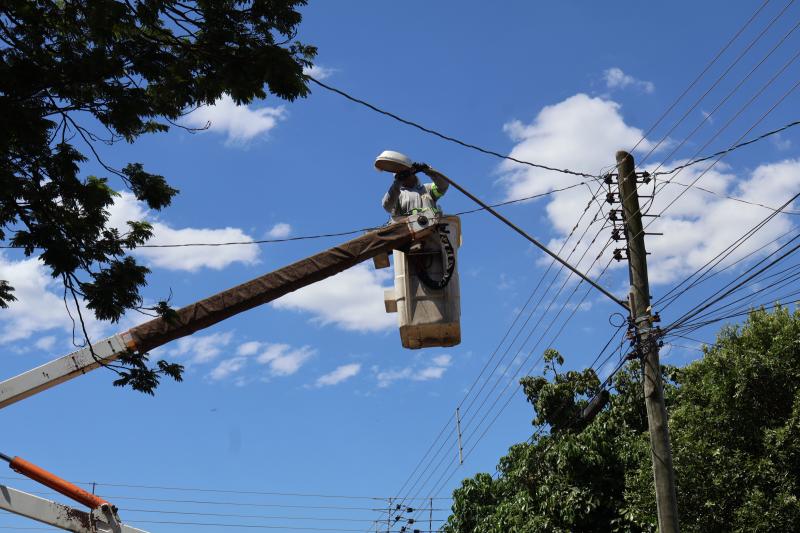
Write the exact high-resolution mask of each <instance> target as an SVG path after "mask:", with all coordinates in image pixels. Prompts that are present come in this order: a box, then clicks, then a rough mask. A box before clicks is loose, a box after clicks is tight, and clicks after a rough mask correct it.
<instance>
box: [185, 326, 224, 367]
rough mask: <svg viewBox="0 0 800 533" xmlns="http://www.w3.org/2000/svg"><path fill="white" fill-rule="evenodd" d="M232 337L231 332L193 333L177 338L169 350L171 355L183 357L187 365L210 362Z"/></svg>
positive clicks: (220, 352)
mask: <svg viewBox="0 0 800 533" xmlns="http://www.w3.org/2000/svg"><path fill="white" fill-rule="evenodd" d="M232 339H233V333H232V332H230V331H229V332H226V333H212V334H210V335H198V334H196V333H195V334H194V335H192V336H191V337H184V338H182V339H178V340H177V341H176V343H175V347H174V348H172V349H171V350H169V354H170V355H171V356H172V357H175V358H180V359H185V362H186V364H188V365H198V364H204V363H210V362H211V361H213V360H215V359H217V358H218V357H219V356H220V355H221V354H222V352H223V350H224V349H226V348H227V346H228V345H229V344H230V343H231V340H232Z"/></svg>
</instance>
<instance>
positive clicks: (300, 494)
mask: <svg viewBox="0 0 800 533" xmlns="http://www.w3.org/2000/svg"><path fill="white" fill-rule="evenodd" d="M0 479H2V480H14V481H31V479H30V478H26V477H22V476H0ZM72 483H76V484H79V485H95V486H97V487H114V488H131V489H147V490H167V491H179V492H211V493H219V494H247V495H254V496H292V497H301V498H335V499H345V500H373V501H387V500H388V499H389V498H395V497H393V496H363V495H362V496H353V495H343V494H320V493H306V492H277V491H259V490H236V489H211V488H201V487H175V486H163V485H141V484H133V483H106V482H101V481H73V482H72ZM430 499H431V498H425V500H426V501H428V500H430ZM433 499H434V500H449V499H450V498H448V497H441V496H434V497H433ZM165 501H169V500H165Z"/></svg>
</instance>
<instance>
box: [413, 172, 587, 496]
mask: <svg viewBox="0 0 800 533" xmlns="http://www.w3.org/2000/svg"><path fill="white" fill-rule="evenodd" d="M587 187H588V185H587ZM601 190H602V185H601V186H600V187H599V188H598V190H597V191H596V192H594V193H592V197H593V198H592V200H594V199H595V198H596V196H597V194H599V193H600V191H601ZM590 192H591V190H590ZM592 200H590V201H589V202H588V203H587V205H586V207H585V209H584V210H583V212H582V213H581V215H580V217H579V218H578V222H577V223H576V224H575V226H573V228H572V230H571V231H570V233H569V235H567V237H566V238H565V239H564V241H563V242H562V244H561V247H560V248H559V250H558V254H561V253H562V252H563V251H564V249H565V248H566V246H567V244H568V243H569V241H570V239H571V238H572V236H573V235H574V234H575V231H576V230H577V229H578V228H579V226H580V223H581V221H582V220H583V218H584V216H585V215H586V213H587V212H588V211H589V209H590V208H591V206H592ZM595 222H597V215H595V218H594V220H592V221H591V222H590V223H589V225H588V226H587V228H586V229H585V230H584V231H583V234H582V235H581V236H580V237H579V238H578V240H577V241H576V242H575V244H574V246H573V249H572V251H570V252H569V254H568V256H567V260H569V259H571V258H572V255H573V254H574V253H575V251H576V249H577V247H578V245H579V244H580V242H581V241H582V240H583V238H584V236H585V235H586V233H587V232H588V230H589V228H590V227H591V226H592V225H593V224H594V223H595ZM584 255H585V254H584ZM554 265H555V260H551V261H550V263H549V265H548V267H547V270H546V271H545V273H544V274H543V275H542V276H540V277H539V281H538V283H537V284H536V286H535V287H534V289H533V290H532V291H531V293H530V295H529V297H528V299H527V301H526V302H525V305H524V306H523V307H522V309H521V310H520V311H519V312H518V313H516V315H515V317H514V320H513V321H512V323H511V325H510V326H509V327H508V329H507V330H506V332H505V334H504V335H503V337H502V338H501V340H500V342H499V343H498V344H497V346H496V347H495V349H494V351H493V352H492V354H491V356H490V357H489V359H488V360H487V361H486V362H485V363H484V365H483V367H482V369H481V371H480V373H479V375H478V377H477V378H476V379H475V380H474V381H473V383H472V384H471V385H470V387H469V388H468V390H467V392H466V394H465V395H464V398H463V399H462V400H461V402H460V403H459V404H458V407H463V406H464V404H465V402H467V399H468V398H469V397H470V394H471V393H472V391H473V390H474V389H475V386H476V385H477V383H478V382H479V381H480V379H481V377H483V374H484V373H485V372H486V370H487V368H488V367H489V365H490V364H491V362H492V361H493V360H494V358H495V356H496V355H497V353H498V351H499V349H500V347H501V346H502V345H503V343H504V342H505V340H506V339H507V338H508V336H509V334H510V332H511V331H512V330H513V329H514V326H515V325H516V324H517V321H518V320H519V318H520V317H521V316H522V315H523V313H524V311H525V309H526V308H527V307H528V306H529V304H530V303H531V301H532V299H533V297H534V296H535V294H536V293H537V292H538V290H539V287H540V286H541V285H542V283H543V282H544V280H545V279H547V277H548V274H549V272H550V270H551V269H552V267H553V266H554ZM562 271H563V266H562V267H561V268H560V269H559V271H558V272H557V273H556V274H555V275H554V277H553V280H552V281H551V282H550V285H549V286H548V288H547V289H545V291H544V292H543V293H542V295H541V297H540V298H539V301H538V302H537V303H536V304H534V305H533V307H532V308H531V312H530V313H529V314H528V317H527V318H526V320H525V322H524V323H523V324H522V325H521V326H520V329H518V331H517V333H516V334H515V336H514V338H513V339H512V340H511V343H510V344H509V345H508V347H507V348H506V349H505V351H504V353H503V355H502V356H501V357H500V358H499V359H498V361H497V363H496V364H495V366H494V368H493V369H492V370H491V372H490V373H489V374H488V375H487V377H486V379H485V380H484V382H483V384H482V385H481V387H480V389H479V390H478V392H477V393H476V394H475V395H474V396H472V399H471V400H470V401H469V403H468V404H467V406H466V409H464V411H463V414H464V415H466V414H468V413H469V411H470V409H471V408H472V406H473V405H474V402H475V400H477V399H478V397H480V396H481V394H482V392H483V390H484V387H485V386H486V384H488V383H489V380H490V377H491V376H492V375H494V374H495V372H496V371H497V369H498V367H499V365H500V364H501V363H502V362H503V360H505V358H506V355H507V354H508V352H509V350H510V349H511V347H512V346H513V345H514V344H515V342H516V340H517V338H518V337H519V335H520V333H521V332H522V331H523V329H524V328H525V326H526V325H527V324H528V321H529V320H530V319H531V317H532V316H533V313H534V310H536V309H537V308H538V306H539V305H540V304H541V302H542V300H543V299H544V297H545V296H546V294H547V293H548V292H549V291H550V288H552V286H553V284H554V283H555V280H556V279H557V278H558V275H559V273H560V272H562ZM484 403H485V402H484ZM482 405H483V404H481V406H482ZM447 428H451V430H450V433H449V434H448V436H447V438H446V439H445V440H443V441H442V443H441V445H440V446H439V448H438V450H437V451H436V453H435V454H433V456H431V458H430V459H429V460H428V466H427V467H426V470H430V468H431V465H433V462H434V461H435V460H436V458H437V457H439V454H440V453H441V452H442V450H443V449H444V447H445V445H446V444H447V442H448V441H447V439H449V438H450V437H452V435H453V433H454V431H455V429H454V428H453V427H452V424H451V423H450V417H448V420H447V422H445V424H444V426H443V427H442V429H441V430H440V432H439V434H438V435H437V437H436V438H435V439H434V441H433V443H432V444H431V446H430V447H429V448H428V450H427V451H426V452H425V454H423V457H422V459H420V461H419V463H417V466H416V467H415V468H414V470H413V471H412V473H411V474H410V475H409V477H408V478H407V479H406V481H405V482H404V483H403V486H402V487H401V488H400V490H399V491H398V492H400V493H404V490H405V488H406V486H408V483H409V482H410V481H411V480H412V479H413V478H414V475H415V474H416V472H417V471H418V470H419V468H420V467H421V466H422V465H423V463H424V462H425V460H426V458H427V457H428V456H429V455H430V453H431V451H432V450H433V448H434V447H435V446H436V443H437V442H439V440H440V438H441V437H442V435H443V434H444V433H445V431H446V430H447ZM440 465H441V460H440V461H439V463H438V464H437V466H436V468H435V469H434V471H435V470H438V467H439V466H440ZM422 475H423V474H420V477H418V478H417V481H416V482H415V483H413V484H412V485H411V486H410V487H409V489H408V491H407V492H405V493H406V494H409V495H410V494H411V493H412V492H413V491H414V489H415V488H416V486H417V484H418V483H419V482H420V481H421V479H422V477H421V476H422ZM401 504H402V502H401Z"/></svg>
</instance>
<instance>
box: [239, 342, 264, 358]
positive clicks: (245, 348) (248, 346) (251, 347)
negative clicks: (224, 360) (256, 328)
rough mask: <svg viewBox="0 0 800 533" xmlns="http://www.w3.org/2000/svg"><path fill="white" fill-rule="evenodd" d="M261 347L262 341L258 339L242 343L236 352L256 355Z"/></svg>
mask: <svg viewBox="0 0 800 533" xmlns="http://www.w3.org/2000/svg"><path fill="white" fill-rule="evenodd" d="M260 349H261V343H260V342H258V341H249V342H245V343H243V344H240V345H239V347H238V348H237V349H236V353H237V354H239V355H254V354H255V353H256V352H258V350H260Z"/></svg>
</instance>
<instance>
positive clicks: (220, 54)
mask: <svg viewBox="0 0 800 533" xmlns="http://www.w3.org/2000/svg"><path fill="white" fill-rule="evenodd" d="M305 3H306V2H305V0H251V1H241V0H218V1H199V0H198V1H193V0H186V1H177V0H125V1H117V0H75V1H73V0H38V1H34V0H7V1H4V2H2V3H1V4H0V117H3V127H2V128H0V239H3V240H4V241H6V244H7V245H11V246H15V247H20V248H22V249H23V250H24V252H25V254H26V255H27V256H31V255H34V254H36V255H38V257H39V258H40V259H41V260H42V261H43V263H44V264H45V265H47V267H49V269H50V271H51V272H52V275H53V277H54V278H57V279H59V280H60V281H61V282H62V283H63V286H64V288H65V302H66V301H67V300H68V299H69V300H71V301H72V302H73V303H75V304H76V305H77V303H78V302H79V301H81V300H82V301H85V303H86V307H87V308H88V309H90V310H91V311H92V312H93V313H94V314H95V315H96V317H97V318H98V319H100V320H109V321H111V322H116V321H118V320H119V319H120V317H121V316H122V315H123V314H124V313H125V312H126V311H127V310H134V309H135V310H140V311H147V309H146V308H143V299H142V297H141V295H140V290H141V288H142V287H143V286H144V285H145V284H146V276H147V274H148V273H149V271H148V269H147V268H146V267H144V266H142V265H140V264H139V263H138V262H137V261H136V260H135V259H134V258H133V257H131V256H130V255H128V252H129V250H131V249H133V248H135V247H136V246H138V245H141V244H143V243H144V242H145V241H146V240H147V239H148V238H149V237H150V236H151V234H152V228H151V226H150V225H149V224H147V223H146V222H143V221H130V222H128V227H127V228H126V230H125V231H119V230H118V229H116V228H113V227H110V226H109V225H108V217H109V214H108V208H109V206H110V205H111V204H112V203H113V202H114V197H115V196H116V195H117V193H116V192H115V190H114V188H113V187H112V185H111V183H113V181H111V182H110V181H109V178H111V179H112V180H114V181H117V180H120V181H121V182H122V183H120V184H119V186H120V187H122V186H126V187H127V188H128V189H130V191H131V192H133V194H134V195H135V196H136V198H137V199H139V200H141V201H143V202H145V203H146V204H147V205H148V206H149V207H150V208H152V209H157V210H160V209H163V208H164V207H167V206H168V205H169V204H170V202H171V200H172V198H173V197H174V196H175V194H177V192H178V191H177V190H176V189H174V188H172V187H170V186H169V184H168V182H167V180H166V178H165V177H163V176H160V175H158V174H155V173H151V172H148V171H147V170H145V168H144V166H143V165H142V164H140V163H136V162H132V163H130V164H127V165H126V166H124V167H123V168H121V169H116V168H112V167H110V166H109V165H106V164H105V163H104V162H103V161H102V160H101V159H100V154H99V153H98V151H97V147H98V146H102V145H104V144H105V145H109V144H113V143H115V142H118V141H121V140H124V141H127V142H133V141H134V140H135V139H136V138H137V137H138V136H140V135H142V134H144V133H154V132H164V131H167V130H168V129H169V128H170V126H174V125H176V121H177V120H178V119H179V118H180V117H181V116H183V115H184V114H185V113H187V112H189V111H191V110H192V109H194V108H196V107H197V106H199V105H203V104H212V103H214V102H215V101H216V100H217V99H219V98H220V97H221V96H222V95H223V94H230V96H231V97H232V98H233V99H234V100H235V101H236V102H237V103H247V102H250V101H251V100H253V99H254V98H265V97H266V96H267V93H268V92H270V93H272V94H275V95H277V96H278V97H281V98H284V99H288V100H293V99H295V98H297V97H302V96H306V95H307V93H308V87H307V85H306V83H307V82H306V79H305V77H304V76H303V68H304V67H306V66H310V65H311V63H310V61H311V60H312V59H313V57H314V56H315V54H316V49H315V48H314V47H312V46H307V45H304V44H302V43H300V42H298V41H297V40H296V39H295V35H296V32H297V28H298V25H299V24H300V21H301V16H300V13H299V12H298V11H297V8H298V7H299V6H302V5H304V4H305ZM88 157H92V158H94V159H96V160H97V161H99V162H100V163H101V164H102V165H103V168H105V170H106V172H107V173H108V175H107V176H102V177H97V176H88V177H81V176H80V168H81V164H83V163H84V162H86V161H87V158H88ZM123 184H124V185H123ZM14 299H15V296H14V293H13V287H12V286H10V285H9V283H8V282H5V281H3V282H0V306H2V307H7V306H8V304H9V302H10V301H13V300H14ZM78 312H79V316H78V318H79V319H80V322H81V324H83V317H82V316H81V315H80V308H79V309H78ZM150 312H153V313H154V314H155V313H160V314H162V315H163V314H164V313H167V314H168V313H169V306H168V305H167V303H166V302H160V303H159V304H158V305H157V306H155V307H154V308H151V309H150ZM84 336H85V337H86V340H87V341H88V336H86V332H85V329H84ZM120 361H121V364H119V365H117V364H115V365H113V366H114V369H115V370H116V371H117V372H118V374H119V379H117V380H116V381H115V385H131V386H133V388H135V389H138V390H141V391H144V392H148V393H151V394H152V392H153V390H154V388H155V387H156V386H157V384H158V381H159V377H160V376H162V375H169V376H172V377H173V378H176V379H180V376H181V370H182V368H181V367H180V365H175V364H169V363H166V362H164V361H158V362H157V363H156V364H155V365H152V366H151V365H150V364H149V363H148V360H147V355H146V354H128V356H126V357H125V358H123V359H121V360H120Z"/></svg>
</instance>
